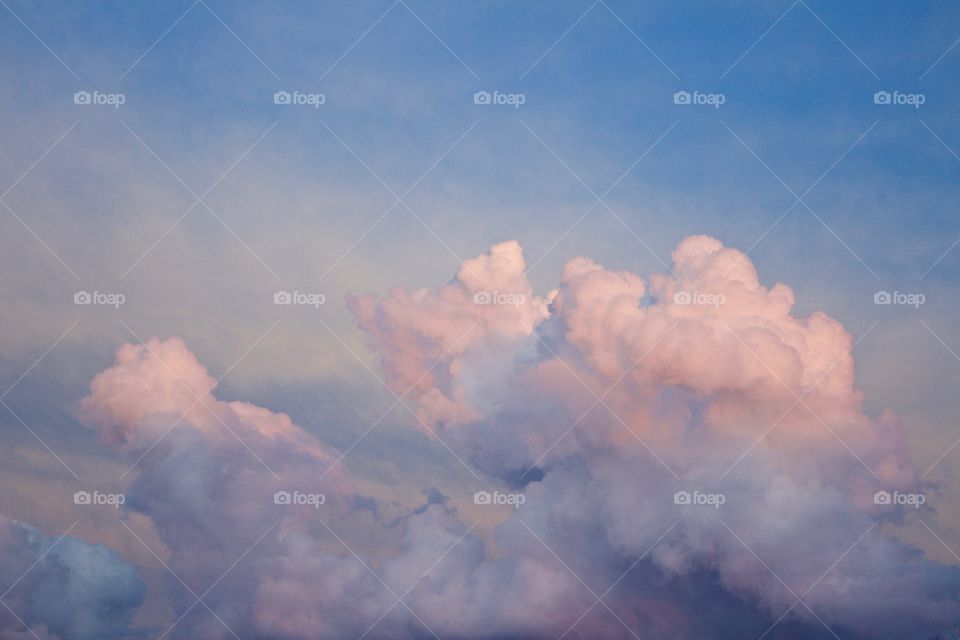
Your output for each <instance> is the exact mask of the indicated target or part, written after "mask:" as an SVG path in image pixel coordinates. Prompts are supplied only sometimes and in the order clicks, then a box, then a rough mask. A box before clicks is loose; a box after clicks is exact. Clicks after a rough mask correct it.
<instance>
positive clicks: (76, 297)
mask: <svg viewBox="0 0 960 640" xmlns="http://www.w3.org/2000/svg"><path fill="white" fill-rule="evenodd" d="M92 302H93V296H91V295H90V292H89V291H77V292H76V293H75V294H73V304H90V303H92Z"/></svg>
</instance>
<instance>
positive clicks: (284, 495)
mask: <svg viewBox="0 0 960 640" xmlns="http://www.w3.org/2000/svg"><path fill="white" fill-rule="evenodd" d="M292 501H293V496H291V495H290V492H289V491H277V492H275V493H274V494H273V504H290V503H291V502H292Z"/></svg>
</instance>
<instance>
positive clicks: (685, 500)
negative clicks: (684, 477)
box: [673, 491, 693, 504]
mask: <svg viewBox="0 0 960 640" xmlns="http://www.w3.org/2000/svg"><path fill="white" fill-rule="evenodd" d="M692 501H693V496H691V495H690V492H689V491H677V492H676V493H675V494H673V504H690V503H691V502H692Z"/></svg>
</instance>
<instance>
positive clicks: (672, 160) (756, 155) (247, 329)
mask: <svg viewBox="0 0 960 640" xmlns="http://www.w3.org/2000/svg"><path fill="white" fill-rule="evenodd" d="M2 4H3V6H2V7H0V50H2V54H0V60H2V62H0V79H2V83H0V87H2V88H0V104H2V108H3V113H4V116H5V117H4V118H3V119H2V122H0V128H2V131H3V140H4V151H3V152H2V153H0V194H2V195H0V200H2V202H3V203H4V204H5V205H7V207H9V210H7V209H6V208H4V209H0V255H2V258H0V260H2V261H3V269H2V276H0V278H2V280H0V282H2V285H0V323H2V326H3V327H4V331H3V332H2V334H0V354H2V357H0V376H2V377H0V380H3V381H5V383H4V384H3V385H2V388H0V392H2V391H3V389H6V388H7V387H10V390H9V395H6V394H4V396H2V397H3V399H4V401H5V402H6V403H7V404H9V408H10V410H11V411H7V410H6V409H2V411H0V429H2V433H3V436H4V441H5V442H9V443H10V445H9V447H7V446H5V447H4V449H6V451H5V453H4V454H3V459H2V460H0V467H2V470H3V471H2V472H3V474H4V477H5V478H6V479H8V481H9V483H10V486H11V487H13V489H12V490H11V491H10V492H5V493H4V495H3V496H2V497H0V514H5V515H7V516H10V517H13V518H16V519H18V520H21V521H24V522H27V523H29V524H31V525H33V526H36V527H38V528H39V529H40V530H42V531H43V532H44V533H45V534H46V535H48V536H57V535H59V534H60V533H62V532H63V531H64V530H65V529H66V527H68V526H69V525H70V523H72V522H74V520H76V519H77V518H76V517H74V514H73V513H69V512H64V511H63V510H60V509H57V508H55V507H54V506H52V504H51V505H47V506H41V505H36V504H34V499H33V497H32V496H33V494H32V493H31V491H32V490H33V489H30V487H33V486H36V484H37V482H38V479H39V484H41V485H42V486H43V487H46V488H48V489H49V494H48V495H49V496H58V495H61V493H63V495H66V493H64V492H67V491H68V490H70V488H71V487H74V486H75V485H76V483H77V482H76V479H75V478H72V477H70V474H66V473H65V470H64V469H63V468H62V467H61V466H60V464H59V463H58V461H57V460H56V459H55V458H54V457H53V456H52V454H51V453H50V452H51V451H52V452H56V454H57V455H59V456H61V457H62V459H63V461H65V462H66V463H67V465H68V466H69V467H71V468H72V469H74V470H75V471H76V472H77V475H79V476H83V477H85V478H87V477H89V478H97V482H106V483H108V484H112V485H116V486H118V487H121V488H122V486H123V484H124V482H125V481H122V480H119V479H118V478H117V477H116V476H117V474H116V473H114V469H115V468H116V469H120V470H121V471H122V469H123V468H125V467H126V465H127V464H129V462H128V461H127V460H126V459H125V458H123V457H122V456H119V455H117V454H116V453H115V452H109V451H104V450H102V449H101V448H100V447H98V445H97V442H96V437H95V434H94V433H93V432H92V431H90V430H88V429H85V428H84V427H83V426H81V425H80V423H79V422H78V420H77V417H76V410H77V405H78V403H79V402H80V399H81V398H82V397H83V396H85V395H86V394H87V392H88V386H89V384H90V380H91V379H92V378H93V376H94V375H95V374H96V373H97V372H99V371H102V370H104V369H106V368H107V367H109V366H110V364H111V362H112V361H113V352H114V350H115V349H116V348H117V347H118V346H119V345H120V344H121V343H123V342H129V341H131V340H133V341H139V339H142V340H147V339H148V338H150V337H153V336H158V337H160V338H167V337H173V336H176V337H180V338H182V339H183V340H184V341H185V342H186V343H187V345H188V346H189V347H190V350H191V351H192V352H193V353H194V354H196V356H197V358H198V359H199V361H200V362H202V363H204V364H205V365H206V366H207V367H208V368H209V369H210V370H211V372H212V373H213V375H214V377H219V376H220V375H221V374H224V373H225V372H226V373H227V374H228V375H226V376H225V377H224V379H223V380H222V382H221V383H220V388H219V392H218V394H219V396H220V397H223V398H226V399H231V400H233V399H244V400H247V401H250V402H252V403H254V404H257V405H260V406H264V407H267V408H270V409H271V410H274V411H283V412H286V413H288V414H289V415H290V416H291V417H292V418H293V419H294V422H296V423H297V424H300V425H302V426H303V427H304V428H305V429H306V430H307V431H309V432H311V433H317V434H322V435H323V438H324V439H325V441H326V442H329V443H330V444H331V446H334V447H337V448H339V449H340V450H344V449H346V448H347V447H349V446H350V445H351V443H352V442H354V440H355V438H356V435H357V434H359V433H362V432H363V431H364V430H365V429H366V428H367V426H368V425H369V424H370V422H372V421H373V420H375V419H376V418H377V417H378V416H380V415H381V413H382V412H383V411H384V410H385V409H387V408H388V407H390V406H391V403H392V402H393V397H392V396H391V395H390V394H389V393H388V392H387V391H386V390H385V389H384V388H383V386H382V385H381V384H380V383H379V382H378V380H377V379H376V378H375V377H374V375H375V374H376V373H377V372H378V371H379V369H377V364H378V358H377V355H378V354H376V353H375V352H374V350H372V349H370V348H369V344H368V342H367V341H366V339H365V335H364V333H363V332H362V331H361V330H360V329H359V328H358V327H357V326H356V322H355V318H354V317H353V316H352V315H351V314H350V313H349V312H348V310H347V309H346V306H345V305H344V302H343V301H344V298H345V296H347V295H348V294H352V293H363V292H368V291H372V292H376V293H378V294H384V293H386V292H387V291H388V290H390V289H391V288H392V287H404V288H408V289H416V288H419V287H441V286H443V285H444V284H445V283H447V282H448V281H450V279H451V278H452V277H453V276H454V274H455V273H456V272H457V270H458V268H459V266H460V263H461V262H462V261H463V260H465V259H470V258H472V257H474V256H477V255H479V254H482V253H484V252H486V251H487V250H488V249H489V247H490V246H491V245H494V244H496V243H498V242H502V241H505V240H517V241H519V242H520V244H521V245H522V246H523V247H524V250H525V256H526V259H527V263H528V265H529V264H531V263H535V265H534V266H533V267H532V268H531V269H530V272H529V278H530V281H531V282H532V284H533V288H534V291H535V292H536V293H537V294H538V295H546V293H547V292H548V291H549V290H550V289H552V288H554V287H556V286H557V282H558V280H559V277H560V273H561V271H562V270H563V265H564V264H565V263H566V262H567V261H568V260H570V259H572V258H574V257H576V256H589V257H592V258H593V259H594V260H597V261H598V262H600V263H601V264H603V265H604V266H605V267H607V268H610V269H623V270H628V271H632V272H634V273H638V274H643V275H647V274H652V273H659V272H664V271H665V270H666V268H667V265H669V264H670V253H671V251H672V250H673V249H674V247H675V246H676V245H677V243H678V242H679V241H680V240H681V239H682V238H684V237H686V236H689V235H694V234H706V235H710V236H713V237H715V238H717V239H719V240H720V241H721V242H723V243H724V244H725V245H726V246H728V247H733V248H736V249H739V250H741V251H744V252H747V253H748V255H749V257H750V258H751V260H752V261H753V262H754V264H755V266H756V268H757V270H758V272H759V274H760V280H761V283H763V284H764V285H766V286H772V285H773V284H774V283H776V282H784V283H786V284H788V285H789V286H790V287H791V288H793V290H794V292H795V293H796V313H797V314H799V315H807V314H810V313H812V312H814V311H823V312H824V313H826V314H828V315H829V316H831V317H833V318H836V319H837V320H839V321H840V322H841V323H842V324H843V325H844V326H845V327H846V329H847V330H848V331H849V332H850V333H851V334H852V335H853V336H854V338H859V337H861V336H864V337H863V340H862V341H861V342H858V343H857V345H856V347H855V348H854V351H853V353H854V356H855V358H856V373H857V386H858V387H859V388H860V389H861V390H862V391H863V394H864V407H865V412H866V414H867V415H869V416H870V417H871V418H874V419H876V418H878V417H879V416H880V415H881V413H882V412H883V411H884V410H885V409H891V410H893V411H894V412H895V413H896V414H897V415H898V416H899V419H900V420H901V421H902V422H903V423H904V425H905V433H906V438H907V441H908V442H909V444H910V446H911V448H912V450H913V455H914V460H915V462H916V464H917V466H918V468H920V470H921V471H924V470H927V469H928V468H930V467H931V465H934V463H935V462H936V465H935V469H934V471H931V473H932V475H931V476H930V477H931V479H933V480H935V481H937V482H939V483H940V485H941V490H940V491H939V493H938V497H937V498H936V502H937V513H936V515H935V516H932V517H933V520H932V521H931V522H935V523H936V527H935V528H936V530H937V531H939V532H941V538H942V539H943V540H940V541H938V540H937V539H935V538H934V537H932V536H930V535H929V533H928V531H927V530H925V529H924V528H923V527H921V526H919V525H917V524H916V523H913V525H911V526H904V527H902V528H901V529H902V530H899V531H896V532H894V533H895V534H896V535H899V536H901V537H902V538H904V539H906V540H909V541H911V542H912V543H913V544H916V545H917V546H918V547H920V548H921V549H923V550H924V551H925V552H927V553H928V554H929V555H930V557H932V558H935V559H937V560H938V561H940V562H944V563H948V564H956V558H955V557H954V556H953V554H952V551H950V549H949V547H950V546H952V547H953V548H954V549H956V548H957V545H954V544H953V543H952V541H955V540H960V538H958V535H960V501H958V499H957V497H956V494H955V493H954V492H952V491H951V490H950V489H951V487H953V486H956V482H958V481H960V477H958V474H960V447H958V448H957V449H954V450H952V451H951V453H950V454H948V455H947V456H945V457H944V458H943V459H942V460H938V459H939V457H940V455H941V454H942V453H943V452H944V451H946V450H947V449H948V448H949V447H950V446H951V445H952V444H954V441H955V439H956V420H955V416H956V415H957V411H958V410H960V403H958V400H957V395H956V393H955V389H954V386H955V385H954V381H955V380H956V376H957V374H958V372H960V357H958V356H957V354H958V353H960V325H958V323H957V321H956V318H957V317H958V316H957V311H958V308H957V302H956V298H955V296H954V295H952V294H953V293H954V290H955V283H956V279H957V276H958V269H960V247H954V243H955V242H956V241H957V240H958V238H960V218H958V217H957V215H956V202H957V201H958V195H960V194H958V185H960V182H958V180H957V179H956V178H957V175H958V174H960V155H958V154H960V126H958V122H957V119H956V117H955V113H956V109H955V107H956V104H957V100H958V98H960V95H958V87H957V83H956V82H955V78H956V76H957V72H958V70H960V69H958V65H960V46H957V42H958V38H960V8H958V7H957V6H955V5H953V4H951V3H947V2H924V3H919V4H917V3H903V2H880V3H876V2H869V3H868V2H851V3H843V4H834V3H826V2H817V1H814V0H798V1H797V2H794V3H791V2H789V1H787V2H780V1H778V2H757V3H738V4H737V5H736V6H731V5H730V4H729V3H706V2H699V1H697V2H669V3H631V2H618V1H617V0H601V1H598V2H593V3H592V2H590V1H589V0H588V1H585V2H580V1H578V2H556V3H549V4H544V3H534V2H465V1H460V0H457V1H454V2H421V1H418V0H405V1H403V2H397V3H392V2H390V1H389V0H388V1H377V2H350V3H340V2H280V3H271V4H270V5H268V6H264V5H263V4H262V3H253V2H221V1H218V0H201V1H199V2H196V3H192V2H190V1H186V2H179V1H178V2H168V3H158V4H153V3H129V2H104V3H64V2H17V1H14V0H3V3H2ZM77 91H89V92H100V93H103V94H122V95H123V96H124V103H123V104H122V105H121V106H120V107H119V108H113V107H111V106H106V105H82V104H81V105H78V104H74V101H73V96H74V93H75V92H77ZM277 91H289V92H301V93H306V94H323V96H324V103H323V104H322V105H321V106H320V107H319V108H313V107H311V106H309V105H278V104H274V100H273V96H274V93H275V92H277ZM477 91H489V92H500V93H503V94H522V95H523V98H524V101H523V104H522V105H521V106H519V108H514V107H513V106H509V105H478V104H475V103H474V93H475V92H477ZM678 91H687V92H690V93H694V92H697V93H699V94H721V95H722V96H723V100H724V102H723V104H722V105H721V106H720V107H719V108H714V107H712V106H709V105H683V104H675V102H674V94H675V93H676V92H678ZM878 91H880V92H883V91H886V92H890V93H894V92H898V93H899V94H911V95H917V94H919V95H922V96H923V98H922V99H923V104H922V105H921V106H919V107H918V108H914V107H913V106H910V105H886V104H875V101H874V94H875V93H876V92H878ZM8 187H9V188H8ZM198 196H201V197H200V198H198ZM398 196H399V197H400V198H399V202H397V200H398ZM598 197H599V199H598ZM197 200H202V202H199V203H198V202H197ZM181 216H182V219H181ZM280 289H284V290H291V291H292V290H299V291H312V292H320V293H323V294H324V295H325V296H326V301H327V302H326V303H325V304H324V306H323V307H322V308H321V309H320V310H318V311H316V312H315V311H314V310H312V309H308V308H294V307H290V308H279V309H278V307H276V306H274V305H273V304H271V303H270V299H271V296H272V295H273V293H274V292H275V291H277V290H280ZM78 290H88V291H95V290H96V291H101V292H122V293H123V294H124V295H125V296H126V300H127V302H126V303H125V304H124V306H123V307H122V308H121V309H119V310H114V309H111V308H108V307H78V306H75V305H74V304H73V295H74V293H75V292H76V291H78ZM882 290H886V291H891V292H892V291H900V292H907V293H922V294H923V295H924V296H925V300H926V301H925V303H924V304H923V305H922V306H921V307H920V308H916V309H915V308H912V307H905V306H897V305H893V306H877V305H874V304H873V297H874V294H875V293H876V292H878V291H882ZM318 319H319V320H320V321H319V322H318ZM58 337H60V339H59V340H58ZM51 345H55V346H54V347H53V348H50V349H49V351H48V352H47V349H48V348H49V347H51ZM254 345H255V346H254ZM41 356H42V357H41ZM38 358H40V360H38ZM368 367H369V369H368ZM25 371H26V372H27V373H26V375H24V376H23V377H22V378H21V374H23V373H24V372H25ZM11 385H12V386H11ZM4 412H5V413H4ZM12 412H15V413H16V416H19V418H20V419H22V421H23V423H25V424H22V423H21V422H20V420H19V419H17V418H16V417H15V416H14V415H13V413H12ZM409 422H410V415H409V414H408V413H405V412H403V411H393V412H389V417H388V418H387V419H386V420H385V422H384V425H383V426H385V427H386V428H384V429H382V430H381V429H378V432H377V434H378V437H377V438H371V439H370V441H366V442H364V443H363V444H362V446H359V447H358V448H357V449H356V451H355V453H351V458H350V461H351V462H353V461H354V460H355V461H356V462H355V463H354V464H355V466H356V468H357V469H365V470H366V471H365V472H359V475H360V477H363V478H365V481H367V482H369V483H371V484H377V483H380V484H382V485H384V486H391V485H392V487H391V490H392V491H394V493H395V495H394V497H395V498H396V499H397V500H398V501H399V502H401V503H402V502H404V501H407V502H409V503H410V504H414V503H416V501H417V500H418V499H419V498H420V496H421V492H422V490H423V489H424V488H425V487H426V486H427V485H431V486H436V487H440V489H441V490H446V492H447V493H455V492H456V491H457V490H466V489H465V487H469V486H470V482H471V479H470V477H469V476H468V475H465V471H464V469H463V468H462V466H461V465H460V464H459V463H458V462H457V461H456V460H453V459H452V458H451V456H450V455H449V453H448V452H447V451H445V450H444V448H443V447H442V446H440V445H438V444H437V443H436V442H432V441H430V440H428V439H425V438H423V437H422V435H421V434H418V433H416V432H415V431H410V430H403V429H400V428H399V425H403V424H407V423H409ZM25 426H28V427H29V430H32V431H33V432H34V434H35V436H36V437H34V435H31V433H30V432H29V430H28V429H27V428H25ZM393 427H397V428H393ZM48 448H49V451H48V450H47V449H48ZM45 490H46V489H45ZM401 495H402V496H403V497H402V498H400V497H397V496H401ZM114 515H116V514H112V515H111V514H108V516H109V517H107V516H97V517H96V518H94V517H92V516H88V515H85V514H81V515H80V516H78V517H80V520H79V522H80V524H78V525H77V526H78V529H77V531H76V533H77V534H79V535H80V537H81V538H83V539H85V540H88V541H90V542H95V543H96V542H102V543H104V544H107V545H108V546H113V547H115V548H119V549H120V553H121V555H123V556H124V557H125V558H126V559H127V560H128V561H129V562H131V563H132V564H134V565H137V566H145V567H148V568H147V569H145V572H146V575H147V581H148V583H150V585H153V586H155V585H156V584H159V583H160V582H161V579H160V577H159V574H162V570H158V569H157V567H156V565H155V564H152V562H151V559H150V558H149V557H148V556H145V555H144V552H143V549H142V548H138V546H137V543H136V541H133V542H131V541H130V540H129V539H124V536H125V533H124V532H123V530H122V529H120V528H118V526H119V525H118V524H117V520H116V518H114V517H113V516H114ZM892 535H893V534H892ZM121 540H123V541H122V542H121ZM943 541H946V543H947V544H943ZM164 588H167V587H164ZM158 589H159V590H160V591H161V592H162V591H163V589H160V588H156V589H149V590H148V596H147V605H146V607H145V610H146V613H143V612H141V613H140V614H138V615H139V616H140V618H138V620H141V621H142V623H143V624H144V625H146V626H150V625H154V624H162V623H159V622H157V621H158V620H164V619H166V617H168V616H169V614H170V610H171V607H172V606H173V605H170V604H169V603H167V602H166V600H165V598H164V597H161V596H157V595H155V592H156V591H157V590H158ZM173 608H175V606H174V607H173Z"/></svg>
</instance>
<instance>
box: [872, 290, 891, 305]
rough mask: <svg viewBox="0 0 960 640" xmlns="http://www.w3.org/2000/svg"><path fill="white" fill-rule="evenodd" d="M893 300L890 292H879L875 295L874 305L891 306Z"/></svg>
mask: <svg viewBox="0 0 960 640" xmlns="http://www.w3.org/2000/svg"><path fill="white" fill-rule="evenodd" d="M892 302H893V298H892V297H891V295H890V292H889V291H877V292H876V293H875V294H873V304H891V303H892Z"/></svg>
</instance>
